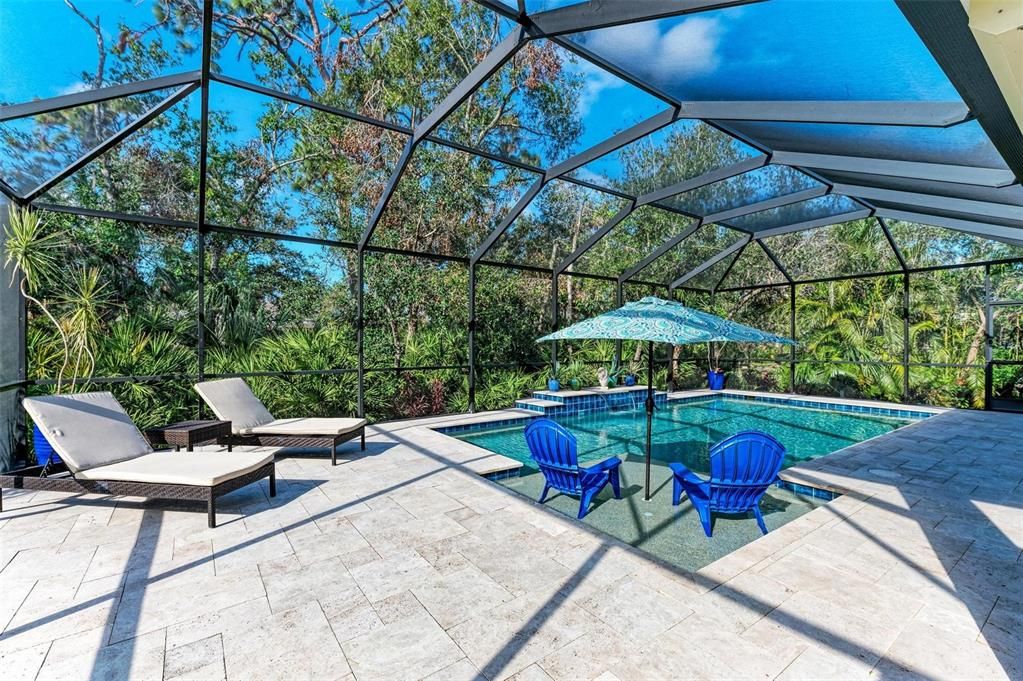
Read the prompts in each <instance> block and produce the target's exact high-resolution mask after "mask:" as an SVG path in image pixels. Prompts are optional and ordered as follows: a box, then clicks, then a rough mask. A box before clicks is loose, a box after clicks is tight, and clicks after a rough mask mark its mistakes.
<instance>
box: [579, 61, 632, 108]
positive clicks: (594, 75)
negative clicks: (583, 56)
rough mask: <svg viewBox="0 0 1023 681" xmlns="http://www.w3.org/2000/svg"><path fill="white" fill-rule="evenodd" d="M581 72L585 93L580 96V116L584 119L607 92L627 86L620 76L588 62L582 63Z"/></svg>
mask: <svg viewBox="0 0 1023 681" xmlns="http://www.w3.org/2000/svg"><path fill="white" fill-rule="evenodd" d="M579 71H580V74H581V75H582V77H583V91H582V93H581V94H580V96H579V115H580V116H582V117H583V118H585V117H586V116H587V115H588V114H589V113H590V110H591V109H592V108H593V105H594V104H595V103H596V102H597V100H598V99H600V95H601V94H603V92H604V91H605V90H613V89H615V88H620V87H622V86H624V85H625V84H626V83H625V81H624V80H622V79H621V78H619V77H618V76H615V75H613V74H611V73H608V72H607V71H605V70H604V69H602V68H600V67H599V66H595V65H593V64H591V63H590V62H588V61H583V62H582V63H580V65H579Z"/></svg>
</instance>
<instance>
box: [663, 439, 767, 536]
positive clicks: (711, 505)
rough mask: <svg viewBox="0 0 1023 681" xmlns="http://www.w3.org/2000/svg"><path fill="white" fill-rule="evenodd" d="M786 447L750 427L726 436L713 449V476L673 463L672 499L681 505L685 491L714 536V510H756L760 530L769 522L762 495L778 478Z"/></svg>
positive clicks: (737, 511)
mask: <svg viewBox="0 0 1023 681" xmlns="http://www.w3.org/2000/svg"><path fill="white" fill-rule="evenodd" d="M784 458H785V447H784V446H783V445H782V444H781V443H780V442H778V441H777V440H775V439H774V438H773V437H771V436H770V435H768V434H767V433H761V432H759V431H755V430H749V431H746V432H743V433H739V434H737V435H733V436H732V437H729V438H726V439H724V440H722V441H721V442H719V443H717V444H716V445H714V446H713V447H711V449H710V479H709V480H704V479H703V478H701V477H699V476H698V475H696V474H695V473H693V472H692V471H691V470H689V469H688V468H686V467H685V466H684V465H683V464H680V463H672V464H669V466H670V467H671V472H672V473H673V474H674V479H675V487H674V489H673V490H672V495H671V503H672V505H673V506H678V505H679V502H680V501H681V499H682V492H685V493H686V496H688V497H689V500H690V501H691V502H693V506H695V507H696V512H697V513H699V514H700V523H702V524H703V531H704V532H705V533H706V534H707V536H708V537H709V536H711V533H712V530H711V524H710V514H711V512H712V511H713V512H717V513H747V512H749V511H753V515H755V516H756V518H757V524H758V525H760V531H761V532H763V533H764V534H767V525H765V524H764V516H763V514H761V512H760V498H761V497H763V496H764V492H766V491H767V488H768V487H770V486H771V485H773V484H774V482H775V481H776V480H777V479H778V471H780V470H781V464H782V460H783V459H784Z"/></svg>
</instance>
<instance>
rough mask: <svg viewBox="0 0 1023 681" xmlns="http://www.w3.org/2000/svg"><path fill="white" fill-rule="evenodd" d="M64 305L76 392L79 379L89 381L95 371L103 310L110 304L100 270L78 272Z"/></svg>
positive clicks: (66, 331) (63, 299) (65, 324)
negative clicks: (80, 377)
mask: <svg viewBox="0 0 1023 681" xmlns="http://www.w3.org/2000/svg"><path fill="white" fill-rule="evenodd" d="M61 302H62V303H64V304H65V305H67V307H68V315H67V317H66V318H65V319H64V320H63V321H64V326H65V329H64V333H65V335H66V337H67V341H68V349H69V355H70V359H73V360H74V369H73V371H72V373H71V389H72V390H74V389H75V382H76V381H77V380H78V377H79V376H84V377H85V378H86V380H88V379H89V378H91V377H92V375H93V372H94V371H95V369H96V353H95V344H96V337H97V334H98V333H99V331H100V328H101V327H102V323H103V322H102V313H103V309H104V308H105V307H106V306H108V305H109V304H110V291H109V290H108V289H107V286H106V284H105V283H104V282H103V281H101V280H100V272H99V269H97V268H95V267H90V268H89V269H82V270H79V271H78V272H76V273H75V276H74V277H72V279H71V284H70V289H69V291H68V293H67V294H66V295H64V296H63V297H62V299H61Z"/></svg>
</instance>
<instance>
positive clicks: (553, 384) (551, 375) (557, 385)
mask: <svg viewBox="0 0 1023 681" xmlns="http://www.w3.org/2000/svg"><path fill="white" fill-rule="evenodd" d="M559 369H560V366H559V365H558V363H557V362H555V363H554V366H553V367H552V368H551V369H550V370H549V371H548V374H547V390H549V391H551V392H552V393H556V392H558V391H559V390H561V382H560V381H558V370H559Z"/></svg>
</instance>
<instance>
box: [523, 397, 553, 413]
mask: <svg viewBox="0 0 1023 681" xmlns="http://www.w3.org/2000/svg"><path fill="white" fill-rule="evenodd" d="M563 406H565V405H564V404H563V403H562V402H555V401H554V400H540V399H537V398H532V399H525V400H515V407H516V408H518V409H525V410H526V411H531V412H534V413H538V414H546V413H547V410H548V409H551V408H553V407H563Z"/></svg>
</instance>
